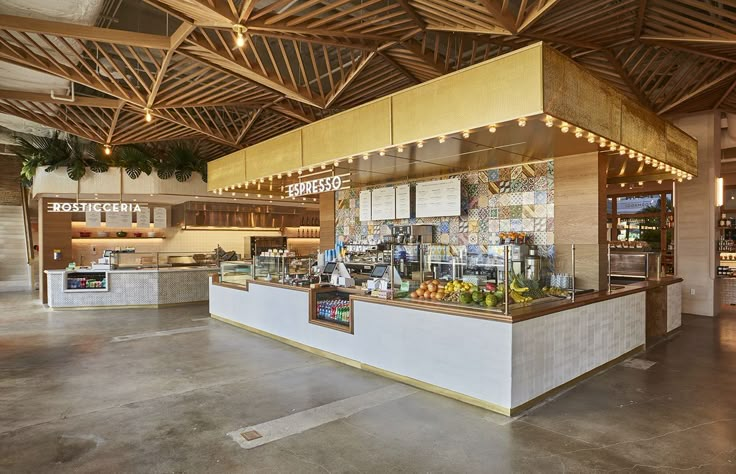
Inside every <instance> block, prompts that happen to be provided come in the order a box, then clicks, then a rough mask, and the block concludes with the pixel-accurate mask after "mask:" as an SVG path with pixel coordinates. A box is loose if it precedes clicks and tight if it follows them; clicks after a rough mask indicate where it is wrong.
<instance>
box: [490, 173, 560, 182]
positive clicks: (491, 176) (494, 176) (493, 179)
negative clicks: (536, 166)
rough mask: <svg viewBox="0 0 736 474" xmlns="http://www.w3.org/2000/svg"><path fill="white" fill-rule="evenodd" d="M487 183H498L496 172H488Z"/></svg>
mask: <svg viewBox="0 0 736 474" xmlns="http://www.w3.org/2000/svg"><path fill="white" fill-rule="evenodd" d="M545 172H546V170H545ZM488 181H498V170H488Z"/></svg>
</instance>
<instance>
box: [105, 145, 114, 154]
mask: <svg viewBox="0 0 736 474" xmlns="http://www.w3.org/2000/svg"><path fill="white" fill-rule="evenodd" d="M111 153H112V148H111V147H110V145H105V154H106V155H107V156H110V154H111Z"/></svg>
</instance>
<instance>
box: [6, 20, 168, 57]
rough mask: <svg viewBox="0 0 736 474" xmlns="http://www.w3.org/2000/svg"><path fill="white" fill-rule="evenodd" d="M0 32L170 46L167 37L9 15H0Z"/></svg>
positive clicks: (157, 47)
mask: <svg viewBox="0 0 736 474" xmlns="http://www.w3.org/2000/svg"><path fill="white" fill-rule="evenodd" d="M0 30H10V31H22V32H26V33H36V34H47V35H53V36H63V37H66V38H76V39H80V40H88V41H98V42H101V43H114V44H124V45H128V46H137V47H141V48H154V49H167V48H168V47H169V45H170V44H171V40H170V39H169V37H168V36H161V35H150V34H146V33H135V32H132V31H121V30H111V29H108V28H97V27H95V26H85V25H77V24H73V23H61V22H57V21H48V20H38V19H36V18H24V17H18V16H11V15H0Z"/></svg>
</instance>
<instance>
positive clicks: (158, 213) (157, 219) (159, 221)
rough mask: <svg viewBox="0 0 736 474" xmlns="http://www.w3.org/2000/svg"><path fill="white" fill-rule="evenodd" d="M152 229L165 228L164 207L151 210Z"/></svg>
mask: <svg viewBox="0 0 736 474" xmlns="http://www.w3.org/2000/svg"><path fill="white" fill-rule="evenodd" d="M153 227H155V228H156V229H165V228H166V227H167V225H166V208H165V207H154V208H153Z"/></svg>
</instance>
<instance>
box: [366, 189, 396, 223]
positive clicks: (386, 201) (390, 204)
mask: <svg viewBox="0 0 736 474" xmlns="http://www.w3.org/2000/svg"><path fill="white" fill-rule="evenodd" d="M393 219H396V191H395V190H394V188H393V186H391V187H387V188H379V189H374V190H373V195H372V196H371V220H373V221H386V220H393Z"/></svg>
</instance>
